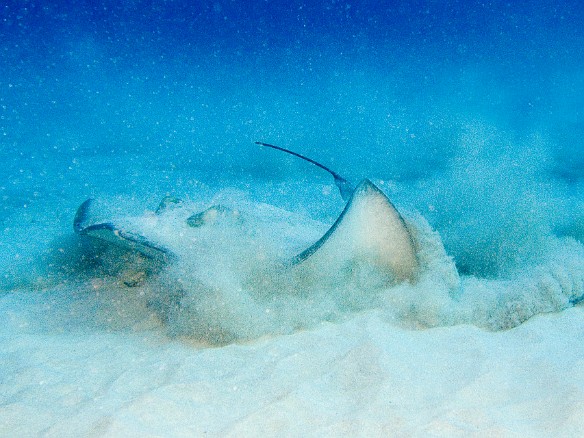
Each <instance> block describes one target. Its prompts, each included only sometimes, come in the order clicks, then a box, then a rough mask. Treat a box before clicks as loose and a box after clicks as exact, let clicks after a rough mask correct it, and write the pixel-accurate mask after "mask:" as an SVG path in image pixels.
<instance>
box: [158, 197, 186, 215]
mask: <svg viewBox="0 0 584 438" xmlns="http://www.w3.org/2000/svg"><path fill="white" fill-rule="evenodd" d="M181 205H182V201H181V200H180V199H178V198H175V197H174V196H165V197H164V198H163V199H162V201H160V204H158V207H157V208H156V214H162V213H165V212H167V211H169V210H172V209H173V208H176V207H180V206H181Z"/></svg>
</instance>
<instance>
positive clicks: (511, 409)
mask: <svg viewBox="0 0 584 438" xmlns="http://www.w3.org/2000/svg"><path fill="white" fill-rule="evenodd" d="M52 293H53V294H54V293H55V292H54V291H53V292H52ZM50 294H51V292H49V291H48V292H46V293H45V294H40V293H36V294H34V295H31V294H23V293H14V294H10V295H8V296H5V297H3V298H2V301H1V305H2V308H1V312H2V314H3V315H4V322H3V324H2V327H1V329H0V330H1V331H0V333H1V334H0V336H1V342H2V345H3V348H2V352H1V354H0V364H1V368H0V375H1V376H2V381H1V382H2V386H1V399H0V400H1V407H0V435H3V436H21V437H22V436H38V435H40V434H43V435H44V436H55V437H64V436H72V437H73V436H144V437H145V436H201V435H204V434H206V435H209V436H225V435H227V436H282V435H284V436H338V435H351V436H355V435H359V436H388V435H389V436H411V435H417V436H578V435H580V434H581V433H582V431H584V419H583V418H584V417H583V416H582V409H583V408H584V371H583V370H584V346H583V345H582V342H581V341H582V339H583V337H584V310H582V309H581V308H573V309H570V310H566V311H564V312H562V313H558V314H548V315H542V316H538V317H535V318H533V319H531V320H530V321H528V322H526V323H524V324H523V325H521V326H519V327H517V328H515V329H512V330H509V331H505V332H497V333H493V332H485V331H482V330H480V329H478V328H476V327H473V326H466V325H459V326H454V327H447V328H435V329H427V330H419V331H410V330H404V329H400V328H397V327H395V326H394V325H392V324H388V323H386V322H384V321H383V319H382V318H381V317H380V315H379V313H378V312H376V311H370V312H365V313H362V314H360V315H357V316H355V317H353V318H350V319H349V320H348V321H346V322H343V323H336V324H333V323H323V324H321V325H320V326H319V327H316V328H314V329H313V330H308V331H301V332H298V333H295V334H293V335H288V336H276V337H268V338H265V339H261V340H256V341H254V342H250V343H248V344H244V345H228V346H225V347H221V348H201V347H197V346H194V345H191V344H189V343H184V342H179V341H176V340H175V341H172V340H169V339H166V338H164V337H163V336H161V335H160V334H157V332H156V330H154V331H152V330H145V331H139V330H138V331H134V332H131V331H126V330H123V329H122V330H121V331H111V330H107V329H103V328H102V329H99V328H97V327H96V324H94V322H95V321H94V322H91V321H90V322H87V321H85V323H86V325H87V326H86V327H85V328H83V325H84V323H83V322H82V320H79V318H78V315H77V318H76V315H75V311H74V310H72V309H73V308H74V306H69V309H68V310H67V311H65V312H63V313H61V314H58V315H56V316H55V318H56V319H60V321H55V320H52V316H51V312H52V311H53V310H54V309H53V307H55V306H58V308H59V309H61V311H62V310H63V309H64V308H67V306H65V305H64V301H68V300H65V299H63V300H64V301H62V302H55V301H53V302H52V304H51V300H50V299H49V295H50ZM66 313H70V314H71V315H72V318H70V320H73V323H72V325H73V326H74V327H71V324H70V326H69V327H67V325H68V324H67V319H66V318H64V314H66ZM76 319H77V320H76ZM92 325H93V326H92ZM105 325H106V324H104V326H105Z"/></svg>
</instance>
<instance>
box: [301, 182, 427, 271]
mask: <svg viewBox="0 0 584 438" xmlns="http://www.w3.org/2000/svg"><path fill="white" fill-rule="evenodd" d="M352 262H356V263H362V264H367V265H371V266H374V267H375V268H377V269H378V270H380V271H382V272H383V273H385V274H387V275H388V276H389V277H391V278H392V279H393V280H394V281H396V282H400V281H413V280H414V279H415V278H416V276H417V272H418V259H417V256H416V251H415V247H414V241H413V239H412V236H411V234H410V232H409V230H408V227H407V225H406V223H405V221H404V219H403V218H402V216H401V215H400V213H399V212H398V211H397V209H396V208H395V207H394V206H393V204H392V203H391V201H390V200H389V198H388V197H387V196H386V195H385V194H384V193H383V192H382V191H381V190H380V189H379V188H378V187H377V186H376V185H375V184H373V183H372V182H371V181H369V180H368V179H365V180H363V181H362V182H361V183H360V184H359V185H358V186H357V188H356V189H355V191H354V192H353V195H352V196H351V198H350V200H349V202H348V203H347V205H346V206H345V209H344V210H343V212H342V213H341V215H340V216H339V217H338V219H337V220H336V221H335V223H334V224H333V226H332V227H331V228H330V229H329V230H328V231H327V232H326V233H325V235H324V236H323V237H322V238H321V239H319V240H318V241H317V242H316V243H315V244H313V245H312V246H311V247H309V248H308V249H306V250H305V251H303V252H302V253H300V254H298V255H297V256H296V257H294V259H293V260H292V264H293V265H300V266H301V265H304V264H311V265H312V266H313V267H314V268H315V269H316V270H321V269H322V270H328V271H331V270H334V269H335V266H336V267H338V268H339V269H340V268H341V267H345V266H347V265H348V264H350V263H352Z"/></svg>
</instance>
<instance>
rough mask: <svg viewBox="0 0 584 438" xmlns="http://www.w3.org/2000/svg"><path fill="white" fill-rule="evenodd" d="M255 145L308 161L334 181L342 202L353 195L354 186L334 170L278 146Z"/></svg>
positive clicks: (258, 142) (257, 142)
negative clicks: (330, 176)
mask: <svg viewBox="0 0 584 438" xmlns="http://www.w3.org/2000/svg"><path fill="white" fill-rule="evenodd" d="M255 144H259V145H260V146H266V147H269V148H272V149H276V150H279V151H282V152H286V153H288V154H290V155H294V156H295V157H298V158H301V159H303V160H305V161H308V162H309V163H312V164H314V165H315V166H318V167H320V168H321V169H323V170H326V171H327V172H328V173H330V174H331V175H332V176H333V178H334V179H335V185H336V186H337V187H338V189H339V192H340V193H341V198H343V201H348V200H349V199H350V198H351V195H352V194H353V191H354V190H355V186H354V185H353V184H351V183H350V182H349V181H348V180H347V179H346V178H343V177H342V176H341V175H339V174H338V173H337V172H335V171H334V170H331V169H329V168H328V167H326V166H324V165H322V164H320V163H318V162H316V161H314V160H313V159H311V158H308V157H305V156H304V155H300V154H299V153H297V152H294V151H291V150H288V149H285V148H283V147H280V146H274V145H273V144H268V143H262V142H261V141H256V142H255Z"/></svg>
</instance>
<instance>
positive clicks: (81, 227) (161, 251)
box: [73, 199, 172, 262]
mask: <svg viewBox="0 0 584 438" xmlns="http://www.w3.org/2000/svg"><path fill="white" fill-rule="evenodd" d="M92 207H93V200H92V199H87V200H86V201H85V202H83V204H81V205H80V206H79V208H78V209H77V213H76V214H75V219H74V220H73V229H74V230H75V232H76V233H77V234H79V235H83V236H89V237H91V238H94V239H99V240H101V241H104V242H108V243H111V244H114V245H116V246H119V247H122V248H124V249H127V250H130V251H136V252H139V253H141V254H143V255H145V256H146V257H148V258H151V259H154V260H158V261H164V262H166V261H168V259H169V258H171V257H172V254H171V252H170V251H169V250H167V249H166V248H163V247H161V246H158V245H156V244H154V243H152V242H150V241H149V240H148V239H146V238H145V237H144V236H142V235H140V234H138V233H135V232H131V231H127V230H124V229H122V228H121V227H120V226H117V225H116V224H114V223H112V222H99V223H93V222H92V217H93V215H92Z"/></svg>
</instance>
